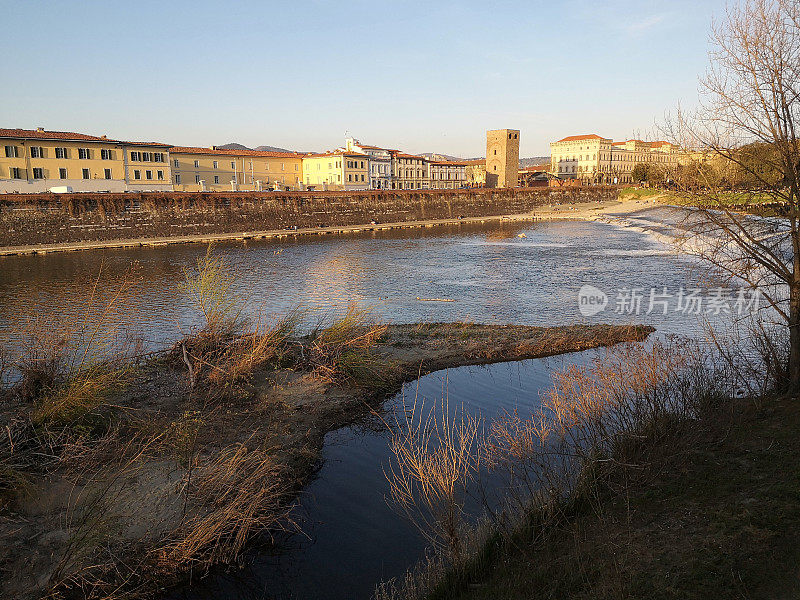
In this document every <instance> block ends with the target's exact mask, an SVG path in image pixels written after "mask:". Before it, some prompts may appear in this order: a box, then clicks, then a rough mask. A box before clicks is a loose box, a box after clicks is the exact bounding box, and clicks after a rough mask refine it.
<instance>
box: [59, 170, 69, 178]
mask: <svg viewBox="0 0 800 600" xmlns="http://www.w3.org/2000/svg"><path fill="white" fill-rule="evenodd" d="M58 178H59V179H66V178H67V170H66V169H63V168H62V169H59V170H58Z"/></svg>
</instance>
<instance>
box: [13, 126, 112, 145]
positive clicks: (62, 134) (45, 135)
mask: <svg viewBox="0 0 800 600" xmlns="http://www.w3.org/2000/svg"><path fill="white" fill-rule="evenodd" d="M0 138H22V139H28V140H70V141H71V140H74V141H81V142H103V143H108V144H117V143H119V140H112V139H109V138H107V137H105V136H101V137H98V136H96V135H86V134H85V133H74V132H72V131H42V130H39V129H0Z"/></svg>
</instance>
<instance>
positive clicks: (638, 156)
mask: <svg viewBox="0 0 800 600" xmlns="http://www.w3.org/2000/svg"><path fill="white" fill-rule="evenodd" d="M683 157H684V153H683V152H682V151H681V150H680V149H679V148H678V147H677V146H675V145H673V144H670V143H669V142H664V141H659V142H644V141H642V140H627V141H624V142H614V141H613V140H611V139H610V138H604V137H600V136H599V135H596V134H593V133H592V134H587V135H571V136H568V137H565V138H563V139H560V140H558V141H557V142H553V143H551V144H550V164H551V171H550V172H551V173H552V174H553V175H555V176H557V177H560V178H562V179H580V180H582V181H584V182H586V183H632V182H633V178H632V176H631V173H632V172H633V168H634V167H635V166H636V165H637V164H639V163H642V164H655V165H658V166H660V167H662V168H663V169H664V172H665V173H669V172H670V171H672V170H674V169H675V168H676V167H677V166H678V164H679V163H680V162H681V161H682V160H683Z"/></svg>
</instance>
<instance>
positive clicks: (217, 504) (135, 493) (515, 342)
mask: <svg viewBox="0 0 800 600" xmlns="http://www.w3.org/2000/svg"><path fill="white" fill-rule="evenodd" d="M347 319H349V320H347ZM287 330H288V326H286V325H285V324H284V325H282V326H281V327H280V328H277V329H273V330H270V332H269V333H268V334H264V335H263V336H261V337H258V338H256V337H246V338H238V339H236V340H234V339H229V340H227V341H226V343H225V345H224V346H220V345H219V344H216V342H215V344H216V345H214V346H213V347H210V346H209V343H208V340H207V339H204V338H194V339H187V340H186V341H184V342H183V343H181V344H178V345H176V346H175V347H174V348H173V349H172V350H171V351H170V352H168V353H165V354H161V355H158V356H156V357H155V358H151V359H149V360H147V361H146V362H141V363H138V364H135V365H132V366H130V367H126V368H125V370H124V373H123V372H119V375H117V374H116V373H117V372H116V371H115V378H116V379H115V385H114V386H108V387H105V388H102V391H103V393H102V394H100V393H99V392H98V394H99V395H98V396H97V397H92V398H90V397H88V396H87V394H89V391H90V389H97V385H99V384H98V383H97V382H98V377H99V376H100V375H99V374H98V373H93V374H91V376H92V378H84V379H80V380H79V379H77V378H76V379H73V380H72V381H63V380H54V381H53V382H52V383H51V384H48V385H44V386H42V384H41V382H40V381H39V380H33V379H31V377H30V376H28V379H27V380H25V381H23V383H24V384H25V385H26V386H27V387H25V386H23V387H22V388H20V387H19V386H18V387H16V388H15V389H14V390H11V392H10V393H9V394H8V396H7V398H6V399H5V402H4V403H3V405H2V406H3V415H2V416H3V420H4V422H6V423H8V426H7V431H6V435H5V436H3V440H2V442H0V538H2V547H3V549H4V550H3V555H2V557H1V558H0V568H1V569H2V572H3V580H2V587H0V589H2V591H3V594H4V595H7V596H9V597H18V598H34V597H38V596H39V595H41V594H43V593H45V592H47V591H54V590H61V591H65V590H70V589H71V590H73V591H76V592H78V594H79V595H80V594H83V595H86V594H87V592H88V590H90V589H91V590H93V591H94V592H96V593H104V592H108V591H110V590H117V591H116V592H115V593H121V592H125V593H126V594H129V595H128V596H126V597H131V596H135V595H137V594H138V595H140V596H147V595H151V594H153V593H156V592H157V591H159V590H163V588H164V586H167V585H170V584H171V583H174V582H177V581H179V580H180V578H181V577H182V576H183V575H184V574H185V573H187V572H194V573H195V574H197V573H198V572H202V571H203V570H204V569H205V568H207V567H208V566H210V565H212V564H217V563H232V562H235V561H236V559H237V557H238V556H239V555H240V552H241V551H242V549H243V548H244V547H245V545H246V544H248V543H250V542H251V541H252V540H253V538H254V537H258V536H259V534H263V533H264V532H265V531H269V530H274V529H275V528H279V527H290V526H291V518H290V515H289V514H288V512H287V510H288V506H289V505H290V503H291V502H292V499H293V498H294V497H295V496H296V494H297V492H298V490H299V489H301V488H302V486H303V485H304V483H305V482H307V481H308V479H309V478H310V477H311V476H312V475H313V473H314V470H315V467H316V466H317V465H318V461H319V452H320V449H321V447H322V443H323V439H324V436H325V434H326V433H327V432H329V431H331V430H333V429H337V428H339V427H342V426H343V425H346V424H348V423H352V422H354V421H356V420H358V419H360V418H362V417H364V416H366V415H368V414H370V413H371V412H373V411H375V410H377V409H378V408H379V406H380V401H381V400H382V399H384V398H386V397H387V396H388V395H391V394H393V393H395V392H396V391H397V390H399V388H400V386H401V385H402V383H403V382H404V381H408V380H412V379H414V378H415V377H417V376H418V375H419V374H420V373H426V372H429V371H432V370H436V369H443V368H449V367H456V366H462V365H469V364H485V363H491V362H499V361H507V360H521V359H527V358H537V357H542V356H550V355H554V354H560V353H564V352H572V351H578V350H585V349H589V348H595V347H599V346H606V345H612V344H617V343H620V342H624V341H638V340H642V339H644V338H646V337H647V335H649V333H650V332H651V331H652V328H648V327H643V326H610V325H595V326H570V327H551V328H543V327H524V326H482V325H474V324H469V323H438V324H420V325H398V326H388V327H385V326H371V325H370V326H368V325H365V324H363V323H361V322H360V321H358V320H357V319H356V320H354V319H353V317H352V316H351V315H350V314H348V317H345V318H343V319H342V320H340V321H337V322H334V323H332V324H330V325H329V326H328V327H326V328H324V329H322V330H320V331H318V332H317V333H316V334H312V335H311V336H305V337H302V338H297V337H292V336H284V334H283V333H280V334H279V333H277V332H278V331H280V332H285V331H287ZM281 336H283V337H281ZM256 356H257V357H258V360H256V359H255V358H254V357H256ZM265 357H266V358H265ZM248 361H249V362H248ZM237 369H238V370H237ZM234 372H235V373H237V374H238V375H237V376H236V377H234ZM76 381H79V382H80V383H81V385H80V386H79V389H78V392H76V391H75V390H76ZM92 385H94V386H95V387H94V388H92V387H91V386H92ZM37 386H38V387H37ZM68 401H69V402H70V403H71V404H68Z"/></svg>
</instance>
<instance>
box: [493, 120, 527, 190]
mask: <svg viewBox="0 0 800 600" xmlns="http://www.w3.org/2000/svg"><path fill="white" fill-rule="evenodd" d="M518 177H519V130H517V129H492V130H490V131H487V132H486V187H491V188H504V187H517V179H518Z"/></svg>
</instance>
